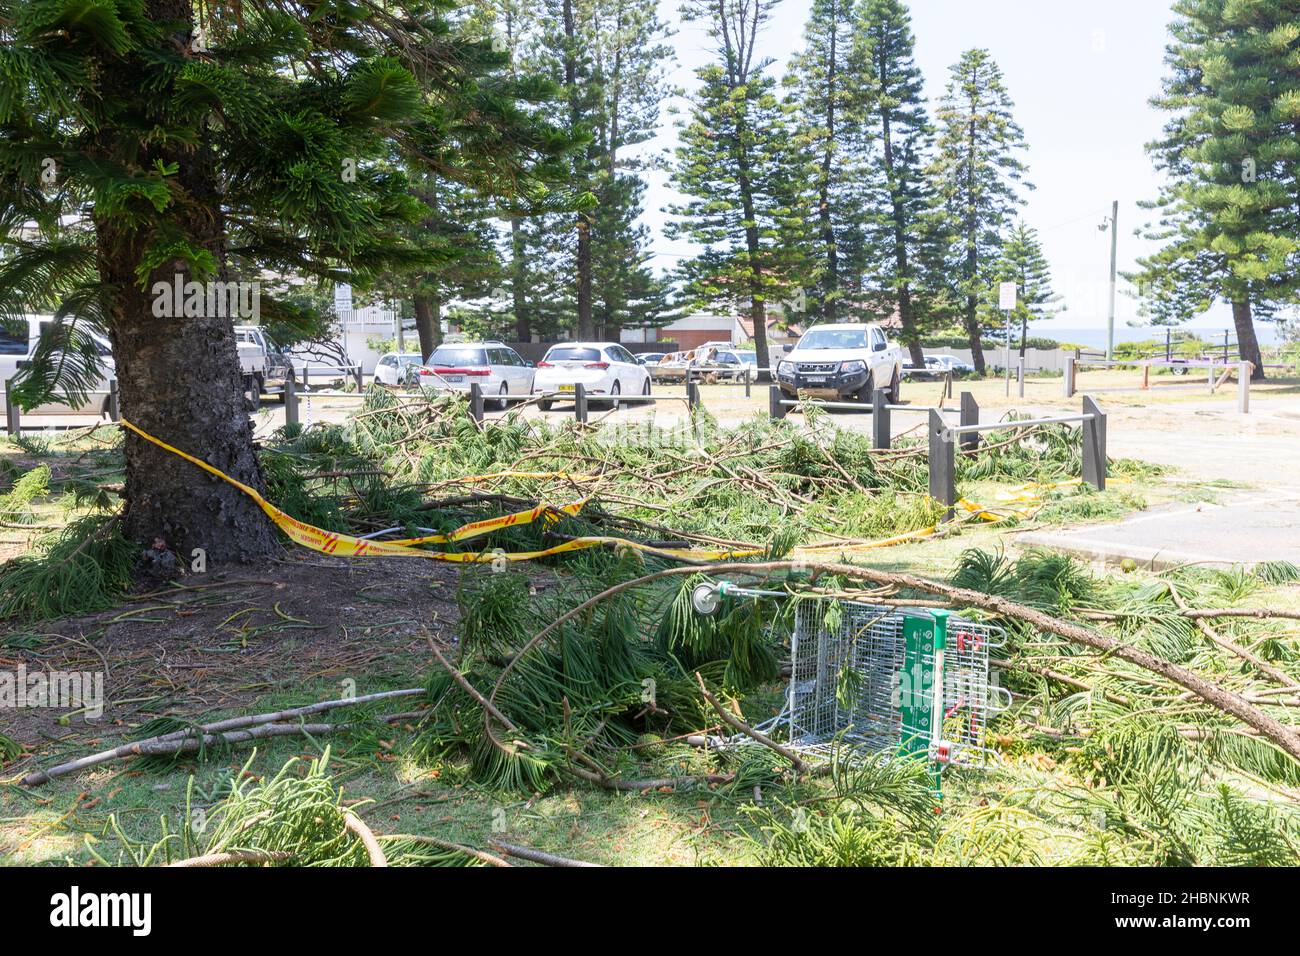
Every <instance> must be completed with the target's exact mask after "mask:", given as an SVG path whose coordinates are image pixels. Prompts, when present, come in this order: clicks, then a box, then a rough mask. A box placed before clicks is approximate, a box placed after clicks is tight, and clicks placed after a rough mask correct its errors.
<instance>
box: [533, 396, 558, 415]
mask: <svg viewBox="0 0 1300 956" xmlns="http://www.w3.org/2000/svg"><path fill="white" fill-rule="evenodd" d="M554 404H555V403H554V402H552V401H551V400H550V399H549V398H539V399H538V400H537V410H538V411H539V412H549V411H550V410H551V406H552V405H554Z"/></svg>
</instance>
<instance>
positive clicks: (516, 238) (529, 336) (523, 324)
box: [510, 216, 533, 342]
mask: <svg viewBox="0 0 1300 956" xmlns="http://www.w3.org/2000/svg"><path fill="white" fill-rule="evenodd" d="M510 272H511V278H510V293H511V296H512V297H513V300H514V309H515V338H516V339H518V340H519V341H520V342H531V341H532V340H533V330H532V328H531V327H530V325H529V322H528V300H527V298H526V297H525V295H524V285H525V282H526V277H525V274H524V231H523V227H522V226H521V225H520V224H519V217H518V216H513V217H511V219H510Z"/></svg>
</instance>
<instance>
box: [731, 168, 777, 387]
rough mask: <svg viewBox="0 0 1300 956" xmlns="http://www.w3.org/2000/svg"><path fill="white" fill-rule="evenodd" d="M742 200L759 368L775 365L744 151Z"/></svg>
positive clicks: (762, 377) (762, 379)
mask: <svg viewBox="0 0 1300 956" xmlns="http://www.w3.org/2000/svg"><path fill="white" fill-rule="evenodd" d="M738 160H739V162H738V164H737V165H738V167H739V172H740V175H739V177H738V180H739V185H740V202H741V206H742V208H743V209H744V213H745V222H747V223H749V225H748V226H746V227H745V250H746V252H747V253H748V254H749V278H750V284H749V318H750V321H751V322H753V324H754V357H755V359H756V360H757V361H758V367H759V368H767V369H770V368H772V363H771V361H770V352H769V350H768V346H767V301H766V296H765V295H764V290H763V269H762V265H761V262H760V254H761V252H762V247H761V245H760V243H759V241H758V226H757V225H755V224H754V223H755V219H754V191H753V186H752V185H751V183H750V181H749V161H748V159H747V157H746V156H745V153H744V152H743V148H742V151H741V152H740V154H739V156H738ZM757 380H758V381H760V382H766V381H770V377H769V374H768V373H767V372H759V373H758V379H757Z"/></svg>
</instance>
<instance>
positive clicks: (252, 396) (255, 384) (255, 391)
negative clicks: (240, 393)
mask: <svg viewBox="0 0 1300 956" xmlns="http://www.w3.org/2000/svg"><path fill="white" fill-rule="evenodd" d="M261 407H262V383H261V380H259V379H258V377H257V376H256V375H248V376H245V377H244V408H245V409H246V410H247V411H250V412H255V411H257V410H258V409H259V408H261Z"/></svg>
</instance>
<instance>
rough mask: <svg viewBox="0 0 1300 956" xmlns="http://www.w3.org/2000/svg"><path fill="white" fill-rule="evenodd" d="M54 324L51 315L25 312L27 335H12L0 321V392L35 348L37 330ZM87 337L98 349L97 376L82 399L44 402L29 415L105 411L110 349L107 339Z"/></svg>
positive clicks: (110, 375)
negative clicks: (64, 402)
mask: <svg viewBox="0 0 1300 956" xmlns="http://www.w3.org/2000/svg"><path fill="white" fill-rule="evenodd" d="M53 324H54V317H53V316H52V315H29V316H27V336H26V339H24V338H23V337H22V336H21V335H17V336H16V335H13V334H12V329H10V328H6V327H5V326H4V325H0V392H7V391H8V388H9V380H10V379H11V378H13V377H14V376H15V375H16V374H17V373H18V370H19V369H20V368H21V367H22V366H23V365H25V364H26V363H27V362H28V361H29V360H30V359H31V357H32V353H34V352H35V351H36V343H37V342H38V341H39V339H40V336H41V333H42V332H43V331H44V330H45V329H46V328H48V327H49V326H51V325H53ZM89 334H90V337H91V340H92V341H93V342H94V343H95V348H96V350H97V351H98V352H99V373H100V374H99V379H98V381H96V382H95V383H94V384H93V385H92V386H91V391H90V393H89V394H88V395H87V396H86V400H85V401H84V402H82V403H80V404H78V405H65V404H62V403H60V402H48V403H46V404H45V405H40V406H38V407H36V408H34V409H32V410H31V412H29V413H28V414H33V415H106V414H107V413H108V405H109V401H108V398H109V396H108V384H109V382H110V381H112V379H113V378H114V371H115V369H114V365H113V353H112V349H111V347H110V346H109V343H108V340H107V339H106V338H104V337H103V336H102V335H99V334H97V333H94V332H91V333H89Z"/></svg>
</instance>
